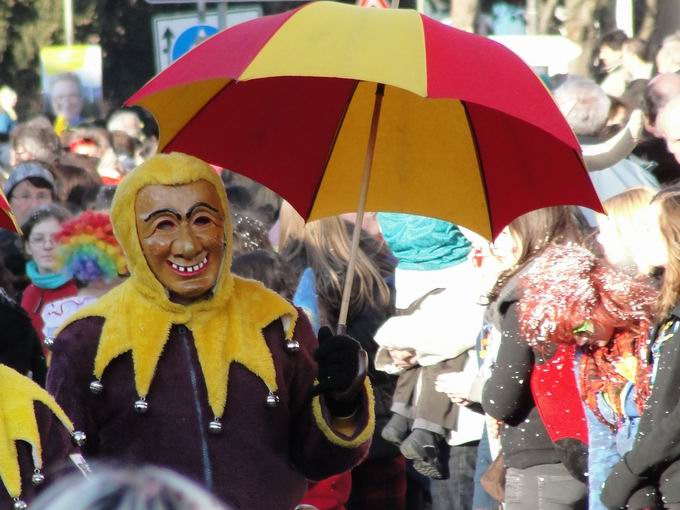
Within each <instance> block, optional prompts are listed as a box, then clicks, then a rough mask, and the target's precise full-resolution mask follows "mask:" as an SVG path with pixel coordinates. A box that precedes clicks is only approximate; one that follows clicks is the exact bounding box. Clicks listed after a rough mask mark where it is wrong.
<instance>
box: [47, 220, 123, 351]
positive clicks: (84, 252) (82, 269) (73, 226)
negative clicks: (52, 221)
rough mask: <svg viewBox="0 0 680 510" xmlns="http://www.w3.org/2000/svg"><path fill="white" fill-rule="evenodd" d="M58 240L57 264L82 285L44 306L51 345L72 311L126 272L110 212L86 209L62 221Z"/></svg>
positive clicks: (60, 269) (113, 285)
mask: <svg viewBox="0 0 680 510" xmlns="http://www.w3.org/2000/svg"><path fill="white" fill-rule="evenodd" d="M56 240H57V243H58V248H57V257H56V266H57V267H58V270H59V271H61V272H63V273H66V274H69V275H71V276H72V277H73V278H75V279H76V281H77V282H78V285H79V287H80V289H79V291H78V294H77V295H76V296H70V297H67V298H64V299H60V300H57V301H53V302H52V303H49V304H48V305H47V306H45V308H44V309H43V311H42V319H43V322H44V324H45V326H44V328H43V334H44V335H45V339H46V340H45V342H46V344H47V345H48V346H49V345H51V343H52V341H53V340H52V338H53V337H54V333H55V332H56V331H57V329H58V328H59V326H61V324H62V323H63V322H64V321H65V320H66V319H67V318H68V317H70V316H71V314H73V313H74V312H75V311H77V310H80V309H81V308H82V307H83V306H85V305H87V304H89V303H91V302H93V301H95V300H96V299H97V298H98V297H99V296H101V295H102V294H104V293H105V292H107V291H108V290H110V289H111V288H113V287H115V286H116V285H118V284H119V283H120V282H121V278H122V275H124V274H126V273H127V268H126V265H125V257H124V255H123V250H122V249H121V247H120V245H119V244H118V241H116V238H115V236H114V235H113V227H112V226H111V218H110V217H109V215H108V214H107V213H104V212H94V211H85V212H83V213H82V214H81V215H80V216H78V217H77V218H74V219H72V220H69V221H67V222H65V223H64V224H63V225H62V228H61V230H60V231H59V233H58V234H57V236H56Z"/></svg>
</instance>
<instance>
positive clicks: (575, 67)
mask: <svg viewBox="0 0 680 510" xmlns="http://www.w3.org/2000/svg"><path fill="white" fill-rule="evenodd" d="M599 5H600V1H599V0H565V7H566V8H567V19H566V21H565V22H564V28H565V30H566V36H567V38H569V39H571V40H572V41H574V42H575V43H576V44H578V45H579V46H581V49H582V53H581V55H580V56H579V57H578V58H577V59H576V60H575V61H574V62H573V63H572V65H571V66H570V71H571V72H573V73H576V74H580V75H582V76H588V74H589V73H590V58H591V56H592V52H593V49H594V48H595V46H596V44H597V37H596V33H595V25H594V23H593V21H594V19H595V13H596V12H597V9H598V7H599Z"/></svg>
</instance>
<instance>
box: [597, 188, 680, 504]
mask: <svg viewBox="0 0 680 510" xmlns="http://www.w3.org/2000/svg"><path fill="white" fill-rule="evenodd" d="M652 204H653V206H654V208H655V210H656V212H657V213H658V218H659V228H658V229H657V230H656V234H657V235H655V236H649V238H648V239H647V241H646V242H647V249H648V251H649V253H650V254H652V255H656V260H652V262H653V263H654V265H656V266H663V267H664V275H663V278H662V281H661V289H660V296H659V300H658V303H657V310H656V316H657V320H658V321H659V323H658V324H659V325H658V326H657V328H656V329H655V331H654V334H653V336H652V341H651V344H650V351H651V354H652V357H653V360H654V369H653V371H652V376H651V382H652V392H651V395H650V397H649V400H648V401H647V406H646V408H645V411H644V413H643V415H642V418H641V419H640V426H639V429H638V434H637V437H636V439H635V444H634V446H633V449H632V450H631V451H630V452H628V453H627V454H626V455H625V456H624V458H623V459H622V460H621V461H620V462H619V463H618V464H617V465H616V466H614V469H613V470H612V473H611V474H610V475H609V478H607V481H606V482H605V485H604V489H603V493H602V502H603V503H604V504H605V506H606V507H607V508H612V509H615V508H616V509H617V508H623V507H624V506H626V505H627V504H628V502H629V499H630V498H631V496H632V495H633V494H635V493H639V491H642V490H644V491H646V492H653V491H654V490H655V491H657V492H658V493H659V495H660V497H661V499H662V501H663V508H666V509H680V447H679V445H678V441H677V438H678V437H679V436H680V393H678V388H680V371H679V370H678V366H679V365H680V186H679V185H674V186H670V187H668V188H666V189H664V190H663V191H661V192H659V193H658V194H657V195H656V196H655V197H654V199H653V201H652ZM629 508H631V507H629ZM634 508H636V507H634Z"/></svg>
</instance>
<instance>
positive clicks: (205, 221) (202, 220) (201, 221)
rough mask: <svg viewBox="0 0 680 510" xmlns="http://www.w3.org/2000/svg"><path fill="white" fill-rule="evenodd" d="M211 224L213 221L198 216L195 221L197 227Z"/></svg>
mask: <svg viewBox="0 0 680 510" xmlns="http://www.w3.org/2000/svg"><path fill="white" fill-rule="evenodd" d="M211 223H212V220H211V219H210V218H208V217H207V216H198V217H197V218H195V219H194V225H197V226H199V227H204V226H206V225H210V224H211Z"/></svg>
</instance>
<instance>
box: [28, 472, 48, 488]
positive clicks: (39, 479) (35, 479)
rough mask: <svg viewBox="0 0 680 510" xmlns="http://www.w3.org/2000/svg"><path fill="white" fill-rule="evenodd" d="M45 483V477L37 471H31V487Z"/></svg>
mask: <svg viewBox="0 0 680 510" xmlns="http://www.w3.org/2000/svg"><path fill="white" fill-rule="evenodd" d="M44 481H45V475H43V474H42V473H41V472H40V470H39V469H36V470H35V471H33V476H32V477H31V483H32V484H33V485H40V484H41V483H43V482H44Z"/></svg>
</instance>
